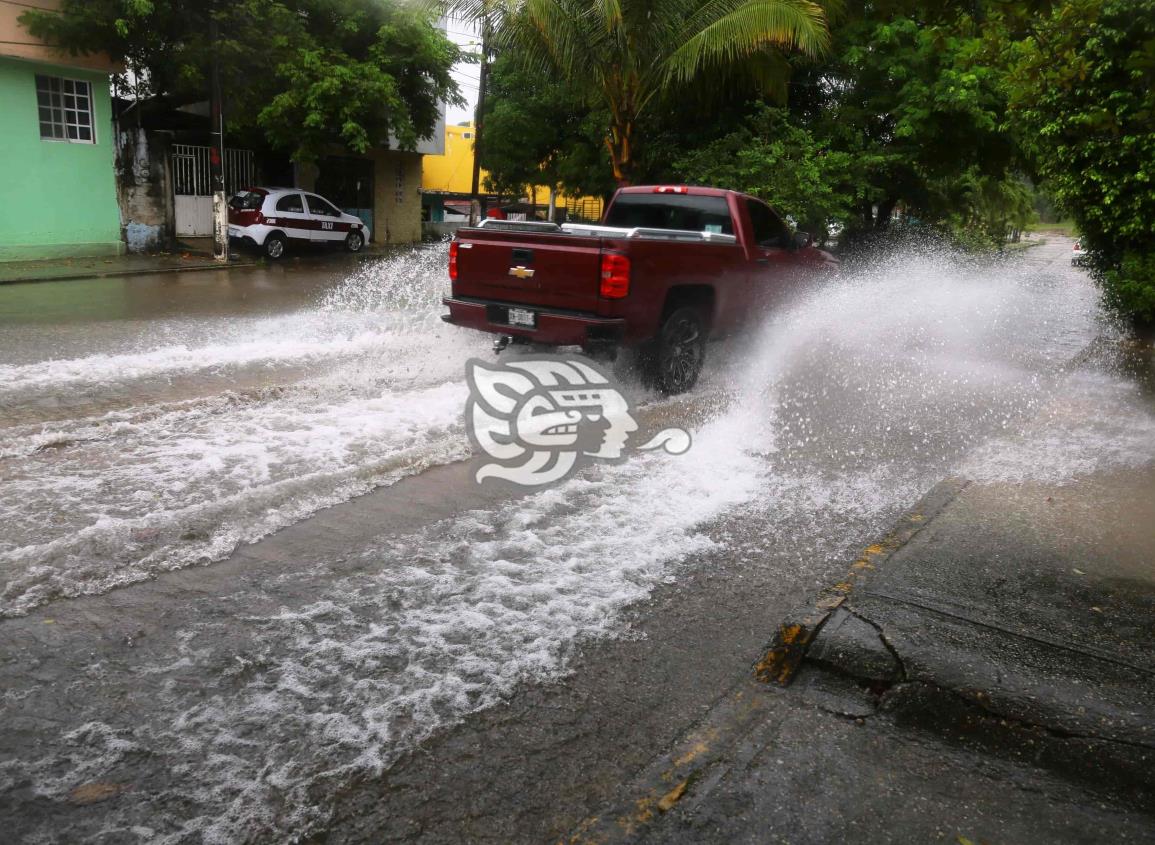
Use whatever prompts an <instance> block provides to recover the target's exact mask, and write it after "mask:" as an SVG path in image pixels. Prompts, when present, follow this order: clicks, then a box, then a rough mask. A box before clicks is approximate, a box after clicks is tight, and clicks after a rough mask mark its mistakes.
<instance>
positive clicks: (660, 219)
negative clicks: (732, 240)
mask: <svg viewBox="0 0 1155 845" xmlns="http://www.w3.org/2000/svg"><path fill="white" fill-rule="evenodd" d="M605 225H607V226H617V227H620V228H623V229H633V228H639V227H640V228H643V229H685V230H687V231H690V232H713V233H714V234H718V235H732V234H734V224H733V223H732V222H731V220H730V208H729V206H727V205H726V198H725V197H701V196H693V195H691V194H619V195H618V197H617V199H615V200H614V204H613V205H611V206H610V212H609V214H608V215H606V223H605Z"/></svg>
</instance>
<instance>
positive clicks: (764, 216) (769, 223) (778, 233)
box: [746, 200, 791, 249]
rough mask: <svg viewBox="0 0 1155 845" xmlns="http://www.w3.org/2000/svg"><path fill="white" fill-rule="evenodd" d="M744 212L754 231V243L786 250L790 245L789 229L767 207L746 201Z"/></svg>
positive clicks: (755, 201)
mask: <svg viewBox="0 0 1155 845" xmlns="http://www.w3.org/2000/svg"><path fill="white" fill-rule="evenodd" d="M746 210H747V211H748V212H749V213H750V225H751V226H752V227H753V229H754V242H755V243H756V244H758V246H766V247H775V246H777V247H782V248H783V249H785V248H788V247H789V246H790V244H791V235H790V229H789V228H788V227H787V226H786V224H785V223H783V222H782V220H781V218H779V217H778V215H777V214H775V213H774V212H773V211H772V210H771V209H770V206H768V205H763V204H762V203H760V202H758V201H757V200H746Z"/></svg>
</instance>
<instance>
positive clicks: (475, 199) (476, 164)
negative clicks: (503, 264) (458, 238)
mask: <svg viewBox="0 0 1155 845" xmlns="http://www.w3.org/2000/svg"><path fill="white" fill-rule="evenodd" d="M488 77H489V22H488V21H483V22H482V24H481V72H480V73H479V74H478V79H477V108H476V109H475V110H474V112H473V184H472V186H471V188H470V203H469V225H471V226H476V225H477V224H478V223H479V222H480V220H481V218H482V217H484V216H485V203H484V202H483V201H482V199H481V192H480V189H481V133H482V124H483V123H484V122H485V119H484V116H483V115H484V113H485V83H486V80H487V79H488Z"/></svg>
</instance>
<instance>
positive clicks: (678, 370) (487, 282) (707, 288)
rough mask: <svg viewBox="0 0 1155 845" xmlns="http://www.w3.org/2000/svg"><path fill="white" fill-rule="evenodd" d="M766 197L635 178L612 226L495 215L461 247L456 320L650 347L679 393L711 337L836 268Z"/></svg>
mask: <svg viewBox="0 0 1155 845" xmlns="http://www.w3.org/2000/svg"><path fill="white" fill-rule="evenodd" d="M836 264H837V262H836V261H835V259H834V258H833V257H832V256H831V255H830V254H829V253H826V252H823V251H822V250H819V249H816V248H815V247H813V246H812V245H811V243H810V238H809V236H807V235H806V234H804V233H797V234H795V233H792V232H791V231H790V229H789V228H788V227H787V226H786V224H785V223H783V222H782V219H781V218H780V217H779V216H778V215H777V214H776V213H775V212H774V211H773V210H772V209H771V208H770V206H768V205H766V204H765V203H763V202H762V201H761V200H758V199H755V198H754V197H749V196H746V195H744V194H739V193H736V192H734V191H725V190H720V189H718V188H697V187H687V186H684V185H660V186H651V187H634V188H622V189H621V190H619V191H618V192H617V193H616V194H614V197H613V199H612V200H611V201H610V204H609V206H608V207H607V208H606V212H605V215H604V217H603V220H602V225H598V226H593V225H582V224H572V223H567V224H562V225H557V224H554V223H543V222H533V221H524V222H523V221H509V220H492V219H490V220H485V221H483V223H482V224H480V225H479V226H477V227H474V228H462V229H458V231H457V235H456V237H455V238H454V240H453V241H452V242H451V243H450V245H449V278H450V279H451V280H452V291H451V294H450V295H449V296H447V297H446V298H445V299H444V303H445V304H446V305H447V306H449V313H448V314H446V315H445V316H444V317H443V318H442V319H444V320H445V321H446V322H448V323H453V324H454V325H458V326H466V327H468V328H472V329H478V330H480V331H485V332H493V333H495V334H498V335H500V337H499V338H498V340H497V342H496V343H495V346H496V348H497V349H501V348H504V346H505V345H506V344H508V343H510V342H511V341H512V342H533V343H541V344H548V345H554V346H568V345H578V346H581V347H583V348H584V349H586V350H587V351H591V352H596V351H598V350H600V349H603V348H606V347H610V348H615V349H616V348H617V347H619V346H629V347H638V348H640V349H641V351H642V353H643V354H642V360H643V362H644V363H645V366H646V370H647V375H648V376H649V379H650V380H651V381H652V383H654V384H655V385H656V386H657V387H658V388H659V389H660V390H662V391H663V392H666V393H681V392H682V391H685V390H689V389H690V388H691V387H693V386H694V383H695V381H697V378H698V373H699V371H700V370H701V367H702V361H703V358H704V357H705V341H706V338H707V337H708V336H718V335H722V334H726V333H729V332H732V331H734V330H736V329H738V328H740V327H741V326H742V325H743V324H746V323H749V322H750V321H751V320H752V319H754V318H756V316H757V314H758V313H759V312H760V311H764V310H765V309H767V308H769V307H772V306H773V305H774V303H776V302H778V301H780V300H781V299H782V297H783V296H784V295H785V294H786V293H787V291H788V290H789V289H790V288H791V287H793V286H794V285H795V284H796V283H797V282H798V281H800V280H804V279H806V278H807V277H810V276H813V275H814V274H816V273H817V272H820V271H822V270H826V269H830V268H832V267H834V266H836Z"/></svg>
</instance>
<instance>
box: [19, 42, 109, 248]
mask: <svg viewBox="0 0 1155 845" xmlns="http://www.w3.org/2000/svg"><path fill="white" fill-rule="evenodd" d="M37 73H46V74H49V75H52V76H63V77H66V78H69V79H86V80H88V81H89V82H90V83H92V95H93V97H92V98H93V109H94V115H93V118H94V121H95V126H96V143H95V144H70V143H66V142H63V141H42V140H40V121H39V111H38V109H37V104H36V74H37ZM0 116H2V118H3V120H2V122H0V174H2V178H0V261H3V260H13V259H32V258H54V257H60V256H69V255H117V254H120V253H121V252H123V242H122V241H121V239H120V211H119V209H118V208H117V203H116V177H115V174H114V171H113V163H114V156H115V153H114V149H113V146H114V145H113V130H112V102H111V99H110V97H109V91H108V77H107V76H106V75H105V74H102V73H94V72H93V71H88V70H74V69H69V68H63V67H55V66H53V65H48V64H41V63H38V62H27V61H21V60H18V59H6V58H0Z"/></svg>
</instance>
